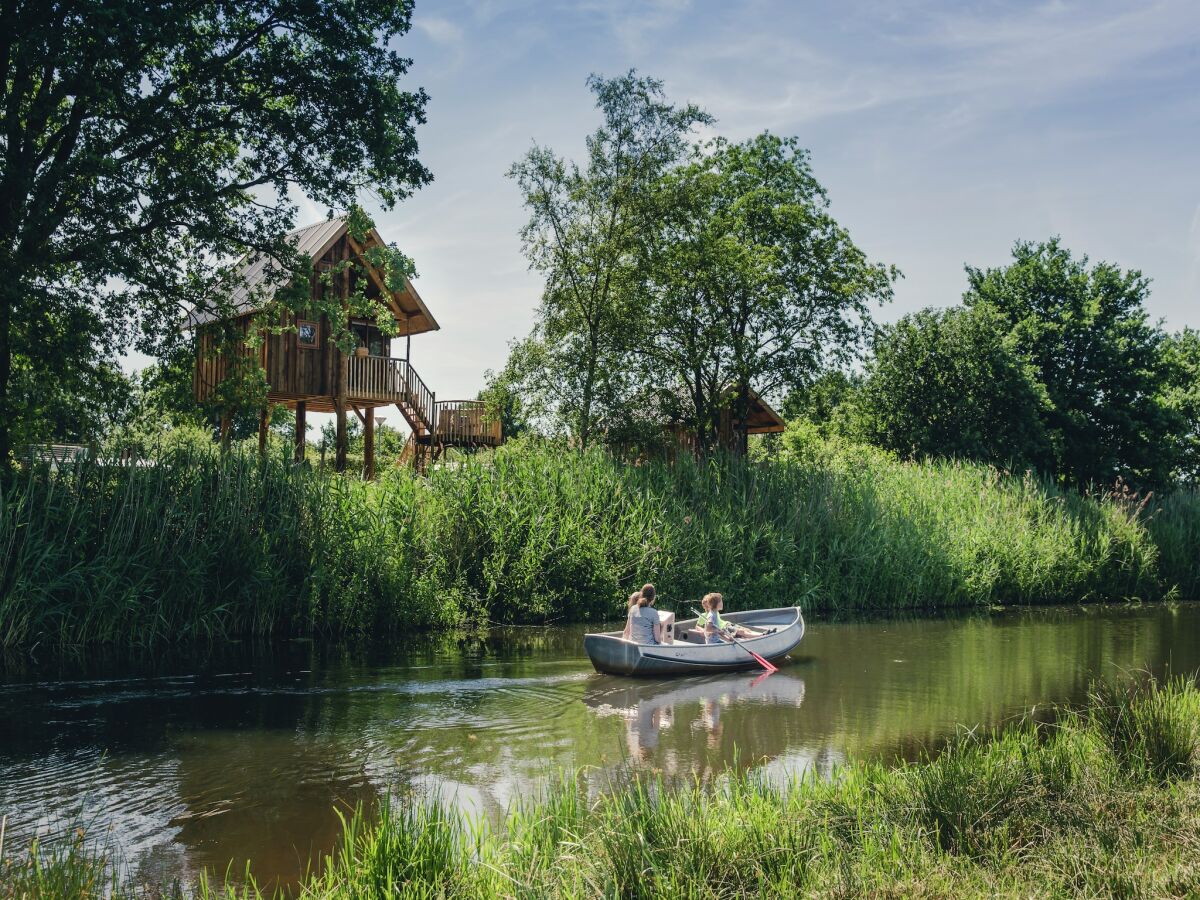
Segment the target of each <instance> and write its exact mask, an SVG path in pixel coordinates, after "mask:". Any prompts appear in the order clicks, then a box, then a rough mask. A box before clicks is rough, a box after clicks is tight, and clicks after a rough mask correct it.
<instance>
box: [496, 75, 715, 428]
mask: <svg viewBox="0 0 1200 900" xmlns="http://www.w3.org/2000/svg"><path fill="white" fill-rule="evenodd" d="M588 87H589V88H591V90H592V93H593V94H594V95H595V97H596V107H597V109H599V111H600V114H601V118H602V124H601V125H600V127H599V128H597V129H596V130H595V131H594V132H593V133H592V134H590V135H589V136H588V137H587V140H586V146H587V156H586V159H585V161H584V162H583V163H582V164H580V163H577V162H573V161H569V160H566V159H563V158H562V157H559V156H558V155H557V154H555V153H554V152H553V151H552V150H551V149H549V148H548V147H541V146H536V145H535V146H534V147H533V148H531V149H530V150H529V152H528V153H527V154H525V156H524V157H522V158H521V159H520V160H518V161H517V162H516V163H515V164H514V165H513V166H512V168H511V169H510V170H509V173H508V174H509V177H510V178H512V179H513V180H514V181H515V182H516V183H517V186H518V188H519V189H520V191H521V196H522V198H523V200H524V203H525V206H526V208H527V209H528V210H529V221H528V223H527V224H526V225H525V227H524V228H523V229H522V231H521V238H522V243H523V246H524V251H525V255H526V258H527V259H528V260H529V265H530V268H532V269H534V270H535V271H537V272H540V273H541V274H542V276H543V277H544V278H545V287H544V289H543V292H542V300H541V304H540V305H539V307H538V312H537V326H536V328H535V331H534V333H533V335H531V337H530V339H529V340H527V341H526V342H524V343H522V344H520V345H518V346H517V348H516V352H515V355H514V359H513V360H512V361H511V364H510V366H509V371H510V373H512V374H513V376H514V377H517V378H518V379H519V380H520V381H521V383H522V384H523V386H524V388H525V390H526V392H527V393H528V394H530V395H531V396H533V397H535V398H536V399H535V403H534V405H535V407H539V408H541V409H543V410H546V411H547V412H548V413H549V414H550V415H551V416H552V417H553V418H556V419H557V420H559V421H561V422H563V423H564V424H565V425H566V427H567V430H568V431H569V432H570V433H571V434H572V436H573V437H575V438H576V439H577V440H578V442H579V444H580V445H581V446H583V447H586V446H588V444H590V443H591V442H592V441H593V439H594V436H595V434H596V432H597V430H611V429H614V428H617V427H619V424H618V422H617V421H616V420H617V419H619V418H620V416H621V414H622V413H623V412H624V404H623V401H624V398H625V397H626V396H627V395H628V394H629V392H630V391H631V388H632V381H631V378H630V377H629V376H630V375H631V374H632V364H634V363H635V362H636V357H635V355H634V354H635V353H636V348H637V340H638V336H639V334H640V333H641V327H640V324H639V319H640V317H641V315H642V306H641V304H640V303H639V300H640V299H641V298H640V295H639V293H638V291H637V281H638V268H637V262H636V260H637V254H638V246H639V243H640V242H641V241H642V240H643V239H644V235H645V234H647V233H648V229H649V228H650V227H651V225H650V222H651V219H650V215H649V197H650V195H651V192H652V190H653V188H654V185H655V184H656V183H657V181H658V179H659V178H661V177H662V175H663V174H664V172H666V171H667V169H668V167H669V166H671V165H672V164H673V163H675V162H676V161H677V160H679V159H680V158H681V157H682V156H683V154H684V153H685V151H686V149H687V135H688V132H689V131H690V130H691V129H692V128H694V127H695V126H697V125H700V124H705V123H707V122H709V121H710V118H709V117H708V116H707V115H706V114H705V113H704V112H703V111H701V110H700V109H699V108H698V107H696V106H693V105H691V104H687V105H684V106H681V107H677V106H674V105H673V104H671V103H669V102H668V101H667V100H666V98H665V96H664V94H663V86H662V82H660V81H657V80H655V79H653V78H645V77H640V76H638V75H637V73H636V72H633V71H630V72H628V73H626V74H625V75H622V76H620V77H617V78H602V77H600V76H597V75H593V76H591V77H590V78H589V79H588Z"/></svg>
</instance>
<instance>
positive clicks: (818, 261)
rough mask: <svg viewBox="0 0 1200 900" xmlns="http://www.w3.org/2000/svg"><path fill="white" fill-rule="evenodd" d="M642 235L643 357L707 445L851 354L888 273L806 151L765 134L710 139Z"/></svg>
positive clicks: (885, 292)
mask: <svg viewBox="0 0 1200 900" xmlns="http://www.w3.org/2000/svg"><path fill="white" fill-rule="evenodd" d="M655 196H656V200H657V204H656V209H657V212H658V222H657V223H656V226H657V227H656V228H655V230H654V232H652V235H653V236H652V237H651V238H648V239H647V242H646V243H647V245H648V246H647V248H646V254H647V257H648V260H649V262H648V265H647V274H646V277H645V280H644V283H645V284H646V286H647V290H648V294H649V300H648V308H649V309H650V310H651V316H650V324H649V327H650V330H651V335H650V346H649V348H648V352H649V355H650V356H651V357H652V358H653V359H654V360H655V361H657V362H658V363H659V366H658V373H659V379H660V383H661V384H662V385H663V386H664V387H665V388H666V395H667V396H668V397H669V398H678V402H677V404H676V417H677V418H679V419H680V420H682V421H683V422H685V423H686V424H687V425H688V426H689V427H690V428H692V429H693V430H694V432H695V433H696V435H697V437H698V439H699V444H700V446H701V447H707V446H711V445H712V443H713V441H714V440H715V438H716V432H717V426H718V422H719V419H720V414H721V411H722V409H724V408H728V409H729V410H730V412H731V414H732V416H733V421H734V422H735V423H741V422H744V421H745V420H746V417H747V414H748V409H749V403H750V394H751V391H754V392H756V393H758V394H760V395H766V396H769V395H773V394H777V393H779V392H781V391H782V390H783V389H784V388H789V387H790V388H795V387H799V386H801V385H804V384H807V383H808V382H809V381H810V380H811V379H812V378H813V377H814V375H815V374H816V373H817V372H818V371H819V370H820V369H821V367H822V366H823V365H827V364H828V363H829V362H831V361H832V362H838V363H845V362H847V361H849V359H850V358H851V357H852V355H853V352H854V350H855V349H856V348H857V346H858V345H859V343H860V340H861V338H862V336H863V335H864V334H865V332H866V328H867V326H868V325H869V323H870V307H871V305H872V304H874V303H882V302H886V301H887V300H889V299H890V298H891V294H892V282H893V280H894V279H895V277H896V276H897V273H896V271H895V270H894V269H892V268H890V267H887V266H884V265H880V264H877V263H872V262H870V261H869V260H868V259H867V257H866V254H864V253H863V251H862V250H860V249H859V248H858V247H857V246H856V245H855V244H854V243H853V242H852V241H851V240H850V236H849V234H848V233H847V232H846V230H845V229H844V228H842V227H841V226H840V225H839V224H838V223H837V221H836V220H835V219H834V218H833V216H832V215H831V214H830V212H829V200H828V197H827V196H826V194H825V191H824V189H823V188H822V187H821V185H820V183H819V182H818V181H817V180H816V177H815V176H814V175H813V172H812V168H811V166H810V164H809V158H808V153H807V151H805V150H804V149H803V148H801V147H800V145H799V142H798V140H797V139H795V138H781V137H777V136H776V135H772V134H769V133H764V134H761V135H758V136H757V137H755V138H752V139H750V140H748V141H745V142H742V143H730V142H728V141H725V140H723V139H720V138H718V139H716V140H714V141H711V142H709V143H708V144H706V145H704V146H701V147H697V148H695V150H694V152H693V155H692V159H691V161H690V162H689V163H688V164H687V165H684V166H680V167H678V168H677V169H675V170H673V171H672V172H670V173H668V174H667V175H666V176H664V178H663V179H662V180H661V182H660V184H659V185H658V187H657V190H656V194H655Z"/></svg>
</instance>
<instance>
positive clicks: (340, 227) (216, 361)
mask: <svg viewBox="0 0 1200 900" xmlns="http://www.w3.org/2000/svg"><path fill="white" fill-rule="evenodd" d="M289 237H290V238H291V239H292V240H293V241H294V242H295V246H296V248H297V249H298V250H299V252H300V253H301V254H303V255H305V256H307V257H308V258H309V259H310V260H311V261H312V265H313V274H312V277H311V283H310V284H309V285H308V290H309V291H310V293H311V297H312V300H313V303H314V306H316V305H318V304H317V301H318V300H328V299H338V298H340V299H341V300H342V301H343V307H344V308H347V307H346V303H345V300H346V298H348V297H350V296H351V295H352V293H354V292H356V291H358V290H359V289H362V293H363V294H364V295H365V296H366V297H367V298H368V299H369V300H372V301H378V302H379V303H382V304H383V305H384V306H385V307H386V309H387V310H388V315H390V316H391V317H392V318H393V319H394V328H389V329H388V330H390V331H394V332H395V333H397V334H398V337H397V338H395V339H391V338H389V337H387V336H386V335H385V331H384V329H382V328H381V327H380V322H379V321H378V320H376V321H370V320H368V319H365V318H364V319H359V318H350V320H349V322H348V323H346V324H348V326H349V328H350V331H351V332H352V333H353V335H354V338H355V342H356V343H357V349H356V350H355V351H354V352H353V353H346V352H343V351H342V350H341V349H339V347H338V346H337V344H336V343H335V341H334V340H333V339H332V338H333V336H334V330H333V328H332V327H331V322H330V321H329V319H328V317H327V316H323V315H322V316H314V317H313V318H304V317H298V316H295V315H293V314H292V313H291V312H288V311H286V310H283V311H280V312H277V313H273V312H272V313H266V315H267V316H268V317H269V321H265V320H264V309H263V308H262V307H263V303H262V302H261V301H260V300H258V299H256V298H262V297H268V296H270V295H272V294H273V293H274V292H276V291H278V290H279V289H281V288H283V287H285V286H286V281H285V282H284V283H274V284H273V283H271V282H272V280H273V279H274V280H276V281H278V279H279V278H280V273H279V272H278V270H277V269H273V268H272V267H271V266H270V265H269V263H268V261H267V260H266V259H265V258H262V257H259V258H253V257H248V258H247V259H246V260H245V261H244V263H243V266H242V270H241V275H242V278H241V284H239V286H238V287H237V289H236V291H235V293H234V295H233V297H232V298H231V299H232V301H233V307H232V313H231V314H230V316H229V317H227V318H220V317H218V315H216V314H214V313H211V312H206V311H203V310H199V311H196V312H194V313H192V315H191V316H190V318H189V323H188V324H189V326H190V327H191V328H193V329H194V330H195V332H196V367H195V376H194V387H195V396H196V400H197V402H200V403H209V404H212V403H216V404H218V405H220V403H221V398H222V397H223V396H224V395H225V392H223V391H222V385H223V384H224V383H225V382H226V380H227V379H229V378H231V377H232V376H233V375H234V374H235V372H239V371H245V369H246V368H247V364H248V365H249V366H250V367H253V368H254V369H255V371H256V372H257V373H259V374H260V375H261V376H262V377H265V380H266V385H267V388H266V399H267V403H268V408H269V405H271V404H283V405H286V406H287V407H288V408H290V409H293V410H295V413H296V433H295V441H296V458H297V460H300V459H302V458H303V452H304V435H305V416H306V414H307V413H308V412H332V413H335V414H336V416H337V420H338V448H337V459H338V464H339V466H341V465H344V460H345V435H346V417H347V415H348V413H349V412H350V411H352V412H353V413H354V415H356V416H358V418H359V420H360V421H361V422H362V426H363V437H364V455H365V457H366V459H365V463H366V473H367V477H373V476H374V471H375V425H376V418H377V416H376V411H377V410H379V409H383V408H387V407H391V406H395V407H396V408H397V409H398V410H399V412H400V415H401V416H403V417H404V420H405V422H407V424H408V427H409V429H410V430H411V436H410V438H409V442H408V444H407V445H406V447H405V451H404V454H403V459H404V460H405V461H408V462H411V463H412V464H413V465H414V466H416V467H417V468H423V467H424V465H425V464H426V463H427V462H428V461H430V460H436V459H437V458H438V456H439V455H440V454H441V453H442V452H443V451H444V450H445V449H446V448H449V447H467V448H475V447H491V446H496V445H498V444H499V443H500V442H501V440H502V437H503V436H502V434H501V430H500V420H499V417H493V416H489V415H488V413H487V410H486V409H485V405H484V404H483V403H482V402H481V401H477V400H438V399H437V395H436V393H434V391H432V390H431V389H430V388H429V386H428V385H427V384H426V383H425V381H424V380H423V379H422V378H421V376H420V375H418V374H417V371H416V369H414V368H413V365H412V353H411V348H412V338H413V337H414V336H415V335H420V334H425V333H426V332H430V331H436V330H438V327H439V326H438V323H437V320H436V319H434V317H433V315H432V314H431V313H430V312H429V308H428V307H427V306H426V305H425V302H424V301H423V300H422V299H421V296H420V295H419V294H418V293H417V291H416V288H414V287H413V286H412V284H411V283H410V282H409V281H408V279H407V278H405V279H404V280H403V281H404V287H403V289H402V290H396V291H392V290H388V288H387V285H386V280H385V278H384V274H383V273H382V272H380V271H378V270H377V269H376V268H375V267H374V266H373V265H372V264H371V261H370V259H369V256H370V254H369V252H368V251H370V249H371V248H373V247H383V246H384V244H383V240H382V239H381V238H380V236H379V234H378V233H377V232H376V231H375V229H373V228H372V229H371V230H370V232H368V233H367V234H366V236H365V238H364V239H363V241H362V243H360V242H359V241H358V240H356V239H355V237H354V235H352V234H350V232H349V230H348V227H347V221H346V218H345V217H341V218H335V219H330V220H329V221H326V222H320V223H317V224H316V225H310V226H308V227H307V228H301V229H300V230H298V231H295V232H293V233H292V234H291V235H289ZM347 261H353V262H354V263H355V264H354V265H346V262H347ZM323 273H324V277H322V276H323ZM283 277H284V278H285V279H286V276H283ZM393 285H394V282H393ZM330 291H332V292H334V297H333V298H330V297H329V295H328V293H327V292H330ZM325 306H326V308H328V304H325ZM256 331H257V332H258V334H257V337H258V338H259V340H248V338H249V337H250V336H251V334H252V333H254V332H256ZM230 332H232V334H233V335H234V340H233V341H232V344H231V342H230V341H229V339H228V335H229V334H230ZM343 333H344V332H343ZM393 340H396V341H403V347H404V355H403V356H394V355H392V352H391V344H392V343H393ZM231 345H232V346H233V347H234V349H233V350H232V351H230V350H229V349H228V348H229V347H230V346H231ZM255 364H256V365H255ZM230 412H231V410H228V409H223V410H222V432H223V436H224V435H225V434H227V433H228V427H229V426H228V422H229V414H230ZM267 421H268V412H267V409H263V410H261V411H260V416H259V442H260V447H265V441H266V428H267Z"/></svg>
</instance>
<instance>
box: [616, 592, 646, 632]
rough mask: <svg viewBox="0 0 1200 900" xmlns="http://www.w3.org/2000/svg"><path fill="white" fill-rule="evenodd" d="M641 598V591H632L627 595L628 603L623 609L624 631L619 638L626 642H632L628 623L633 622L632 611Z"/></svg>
mask: <svg viewBox="0 0 1200 900" xmlns="http://www.w3.org/2000/svg"><path fill="white" fill-rule="evenodd" d="M641 596H642V592H641V591H634V592H633V593H632V594H630V595H629V603H628V605H627V606H626V609H625V630H624V631H622V632H621V637H623V638H625V640H627V641H632V640H633V635H632V633H631V629H630V623H631V622H632V621H633V611H634V609H636V608H637V605H638V598H639V597H641Z"/></svg>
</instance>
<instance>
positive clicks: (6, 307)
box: [0, 285, 13, 471]
mask: <svg viewBox="0 0 1200 900" xmlns="http://www.w3.org/2000/svg"><path fill="white" fill-rule="evenodd" d="M12 302H13V298H12V286H11V285H0V470H4V471H7V470H8V469H10V468H11V467H12V462H13V461H12V449H13V448H12V429H11V428H10V427H9V423H10V422H11V421H12V418H13V416H12V409H11V404H10V401H9V396H8V383H9V379H10V377H11V375H12V335H11V334H10V333H9V330H10V328H11V327H12Z"/></svg>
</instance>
